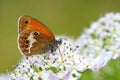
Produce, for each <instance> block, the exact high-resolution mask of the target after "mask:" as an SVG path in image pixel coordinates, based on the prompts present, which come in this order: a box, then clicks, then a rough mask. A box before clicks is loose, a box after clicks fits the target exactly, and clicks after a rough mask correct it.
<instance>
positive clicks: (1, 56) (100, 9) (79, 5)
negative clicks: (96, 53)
mask: <svg viewBox="0 0 120 80" xmlns="http://www.w3.org/2000/svg"><path fill="white" fill-rule="evenodd" d="M119 11H120V0H0V73H5V72H6V71H7V70H12V67H13V66H14V65H15V64H17V62H18V61H19V60H20V58H21V57H22V55H21V53H20V52H19V50H18V47H17V35H18V33H17V21H18V18H19V17H20V16H22V15H29V16H32V17H35V18H37V19H38V20H40V21H42V22H43V23H44V24H46V25H47V26H48V27H49V29H50V30H51V31H52V32H53V33H54V34H55V35H63V34H65V35H67V36H71V37H73V38H77V37H78V36H79V35H80V34H81V33H82V31H83V29H84V28H85V27H88V26H89V25H90V24H91V22H93V21H96V20H97V19H98V18H100V17H101V16H103V15H104V14H105V13H108V12H119ZM117 62H118V61H117ZM117 62H116V64H117ZM111 65H112V63H111ZM114 65H115V64H114ZM116 66H118V65H116ZM119 66H120V65H119ZM114 69H116V68H114V67H113V70H114ZM118 71H119V70H118ZM118 71H117V72H118ZM82 79H83V80H86V79H84V78H82ZM119 79H120V78H119ZM87 80H89V79H87ZM91 80H92V79H91ZM109 80H110V79H109Z"/></svg>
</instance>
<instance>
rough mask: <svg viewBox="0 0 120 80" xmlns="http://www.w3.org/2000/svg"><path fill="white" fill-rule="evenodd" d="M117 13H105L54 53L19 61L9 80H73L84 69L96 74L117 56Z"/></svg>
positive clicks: (119, 23)
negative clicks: (76, 37)
mask: <svg viewBox="0 0 120 80" xmlns="http://www.w3.org/2000/svg"><path fill="white" fill-rule="evenodd" d="M119 36H120V13H109V14H106V15H105V16H104V17H102V18H100V19H98V21H96V22H93V23H92V24H91V25H90V28H88V29H85V31H84V32H83V34H82V35H81V36H80V37H79V38H78V39H77V40H73V39H71V38H67V37H66V40H63V41H62V44H61V45H60V46H59V48H58V49H57V51H56V52H54V53H49V52H48V53H46V54H42V55H39V54H38V55H33V56H30V57H23V58H22V59H21V60H20V62H19V63H18V65H16V66H15V67H14V71H13V72H9V73H8V77H9V79H10V80H77V79H80V77H81V75H82V72H84V71H85V70H87V69H91V70H93V71H98V70H99V69H100V68H102V67H104V66H105V65H106V64H107V62H108V61H110V60H111V59H116V58H118V57H119V56H120V37H119Z"/></svg>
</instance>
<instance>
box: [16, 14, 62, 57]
mask: <svg viewBox="0 0 120 80" xmlns="http://www.w3.org/2000/svg"><path fill="white" fill-rule="evenodd" d="M18 26H19V28H18V47H19V49H20V51H21V52H22V53H23V54H24V55H25V56H31V55H34V54H44V53H46V52H48V51H50V52H54V51H56V49H57V48H58V45H59V44H61V39H60V40H56V39H55V37H54V35H53V33H52V32H51V31H50V30H49V29H48V28H47V27H46V26H45V25H44V24H43V23H41V22H40V21H38V20H36V19H34V18H32V17H30V16H21V17H20V18H19V20H18Z"/></svg>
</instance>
